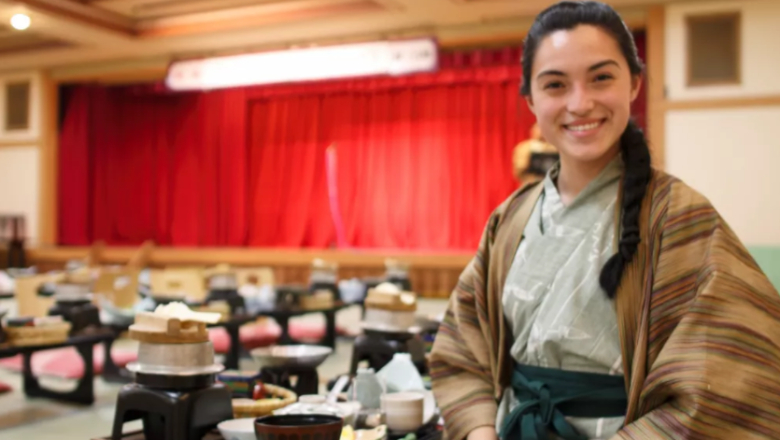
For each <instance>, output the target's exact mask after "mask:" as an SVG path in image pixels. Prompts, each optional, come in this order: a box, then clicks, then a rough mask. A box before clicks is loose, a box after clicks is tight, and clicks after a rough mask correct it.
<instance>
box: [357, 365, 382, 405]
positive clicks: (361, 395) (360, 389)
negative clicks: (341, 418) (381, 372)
mask: <svg viewBox="0 0 780 440" xmlns="http://www.w3.org/2000/svg"><path fill="white" fill-rule="evenodd" d="M386 389H387V388H386V386H385V383H384V381H383V379H382V378H381V377H379V376H377V374H376V373H375V372H374V369H373V368H361V369H359V370H358V371H357V375H356V376H355V378H354V379H353V380H352V387H351V388H350V390H349V400H351V401H355V402H360V405H361V407H362V408H364V409H373V408H380V407H381V401H380V397H381V396H382V394H384V393H385V391H386Z"/></svg>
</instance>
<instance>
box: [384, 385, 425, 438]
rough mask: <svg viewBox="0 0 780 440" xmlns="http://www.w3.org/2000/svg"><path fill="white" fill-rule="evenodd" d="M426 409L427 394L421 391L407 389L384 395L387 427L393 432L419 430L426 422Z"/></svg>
mask: <svg viewBox="0 0 780 440" xmlns="http://www.w3.org/2000/svg"><path fill="white" fill-rule="evenodd" d="M424 409H425V395H424V394H423V393H421V392H416V391H406V392H402V393H390V394H385V395H383V396H382V411H384V413H385V420H386V421H387V428H388V429H389V430H390V431H393V432H399V433H406V432H414V431H417V429H419V428H420V427H421V426H422V425H423V423H424V422H425V420H424V416H425V412H424Z"/></svg>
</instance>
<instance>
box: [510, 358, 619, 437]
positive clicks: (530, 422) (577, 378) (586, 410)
mask: <svg viewBox="0 0 780 440" xmlns="http://www.w3.org/2000/svg"><path fill="white" fill-rule="evenodd" d="M512 389H513V390H514V392H515V397H516V398H517V400H518V402H520V405H519V406H518V407H517V408H515V409H514V411H512V412H511V413H509V415H507V416H506V418H505V419H504V423H503V426H502V427H501V438H502V439H505V440H510V439H511V440H515V439H518V440H519V439H522V440H547V439H548V432H553V433H555V434H556V435H558V436H559V437H561V438H563V439H565V440H588V438H587V437H585V436H583V435H581V434H579V433H578V432H577V431H576V430H575V429H574V427H573V426H571V425H570V424H569V422H567V421H566V419H565V417H584V418H601V417H618V416H624V415H625V414H626V407H627V406H628V397H627V396H626V388H625V383H624V381H623V376H609V375H606V374H593V373H579V372H574V371H564V370H558V369H553V368H542V367H530V366H528V365H520V364H515V370H514V372H513V373H512Z"/></svg>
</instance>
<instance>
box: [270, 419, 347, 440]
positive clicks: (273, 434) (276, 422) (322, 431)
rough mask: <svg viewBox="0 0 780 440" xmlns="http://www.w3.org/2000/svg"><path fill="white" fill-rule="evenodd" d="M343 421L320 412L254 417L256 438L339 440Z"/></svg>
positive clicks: (273, 439)
mask: <svg viewBox="0 0 780 440" xmlns="http://www.w3.org/2000/svg"><path fill="white" fill-rule="evenodd" d="M343 427H344V421H343V420H342V419H341V417H336V416H328V415H321V414H296V415H284V416H266V417H260V418H258V419H255V434H256V436H257V440H279V439H282V438H286V439H287V440H339V439H340V438H341V430H342V428H343Z"/></svg>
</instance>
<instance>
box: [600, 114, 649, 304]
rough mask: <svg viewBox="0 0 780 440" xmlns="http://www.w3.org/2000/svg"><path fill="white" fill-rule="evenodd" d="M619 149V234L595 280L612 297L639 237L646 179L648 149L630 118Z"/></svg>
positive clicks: (647, 177)
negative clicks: (613, 250) (622, 167)
mask: <svg viewBox="0 0 780 440" xmlns="http://www.w3.org/2000/svg"><path fill="white" fill-rule="evenodd" d="M620 149H621V151H622V154H623V162H624V164H625V175H624V177H623V200H622V206H621V215H620V217H621V220H622V223H621V228H620V231H621V235H620V241H619V242H618V250H617V252H616V253H615V255H613V256H612V257H611V258H610V259H609V260H608V261H607V263H606V264H604V267H603V268H602V269H601V276H600V277H599V283H600V284H601V287H602V288H603V289H604V291H605V292H606V293H607V296H608V297H609V298H611V299H612V298H614V297H615V293H616V292H617V288H618V285H619V284H620V279H621V277H622V276H623V269H624V268H625V266H626V264H628V263H630V262H631V259H632V258H633V257H634V254H635V253H636V248H637V245H639V242H640V241H641V240H640V238H639V211H640V209H641V206H642V199H644V197H645V193H646V192H647V184H648V183H649V182H650V172H651V168H650V150H649V148H648V147H647V141H646V140H645V135H644V133H642V130H641V129H640V128H639V127H638V126H637V125H636V124H635V123H634V122H633V121H630V122H629V123H628V127H626V130H625V131H624V132H623V135H622V136H621V137H620Z"/></svg>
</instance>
